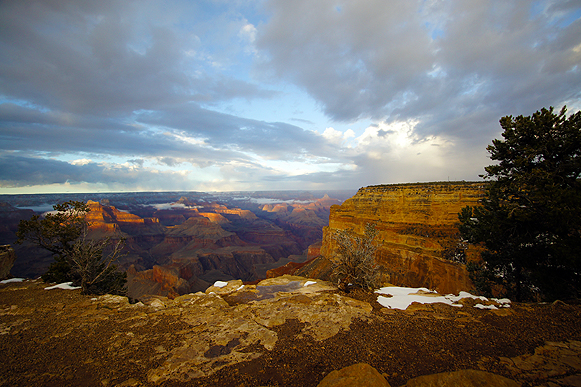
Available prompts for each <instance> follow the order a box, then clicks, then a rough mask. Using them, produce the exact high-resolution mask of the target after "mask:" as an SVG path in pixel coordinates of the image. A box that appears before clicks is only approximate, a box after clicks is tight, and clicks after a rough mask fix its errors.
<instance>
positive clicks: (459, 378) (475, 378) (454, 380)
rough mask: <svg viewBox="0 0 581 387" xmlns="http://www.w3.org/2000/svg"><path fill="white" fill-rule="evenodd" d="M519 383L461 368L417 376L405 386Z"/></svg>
mask: <svg viewBox="0 0 581 387" xmlns="http://www.w3.org/2000/svg"><path fill="white" fill-rule="evenodd" d="M520 385H521V384H520V383H517V382H515V381H514V380H511V379H508V378H505V377H504V376H500V375H496V374H493V373H490V372H485V371H476V370H461V371H455V372H442V373H439V374H433V375H424V376H419V377H417V378H414V379H410V380H408V382H407V384H406V387H440V386H461V387H518V386H520Z"/></svg>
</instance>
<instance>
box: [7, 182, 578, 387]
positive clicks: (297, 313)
mask: <svg viewBox="0 0 581 387" xmlns="http://www.w3.org/2000/svg"><path fill="white" fill-rule="evenodd" d="M483 192H484V185H483V184H482V183H472V182H439V183H417V184H396V185H381V186H369V187H363V188H361V189H359V190H358V191H357V192H356V193H355V192H316V193H312V192H286V193H285V192H278V193H277V192H259V193H228V194H207V193H188V192H179V193H150V194H135V195H131V194H103V195H95V194H93V195H68V196H67V195H62V196H60V197H58V196H52V195H43V196H41V195H38V196H37V195H33V196H6V197H4V199H5V200H4V203H3V204H2V205H1V206H0V218H1V224H2V228H1V229H0V236H1V238H2V241H1V242H2V243H5V244H7V243H12V242H13V241H14V239H15V235H14V232H15V231H16V229H17V227H18V222H19V220H20V219H27V218H29V217H30V216H31V215H32V214H34V213H35V211H36V212H43V211H47V210H49V209H50V204H51V203H54V202H56V201H58V202H63V201H66V200H80V201H83V202H85V203H87V204H88V207H89V209H90V211H89V213H88V214H87V217H86V219H87V221H88V222H89V224H90V230H89V236H90V237H91V238H95V239H101V238H111V239H113V240H118V239H120V238H123V239H125V241H126V247H125V255H124V256H123V257H122V258H121V259H120V260H119V261H118V262H117V264H118V267H119V270H125V271H126V272H127V274H128V297H122V296H112V295H102V296H97V297H95V296H89V295H82V294H81V293H80V290H79V289H75V288H74V287H73V288H71V287H70V286H68V285H66V284H65V285H63V284H61V285H56V286H49V285H50V284H45V283H43V282H42V281H41V280H40V279H37V277H38V275H39V274H41V273H42V272H43V270H46V268H47V267H48V265H49V264H50V261H51V260H52V258H51V257H50V256H49V255H47V254H46V253H45V252H43V251H41V250H38V249H37V248H34V247H33V246H30V245H16V246H14V249H13V248H11V247H8V246H4V247H3V249H2V251H0V254H1V255H2V257H7V259H8V261H14V266H13V267H12V270H11V274H12V275H13V276H18V277H24V278H27V279H23V278H14V279H8V280H4V281H0V354H2V355H0V360H1V361H0V364H2V366H1V370H2V374H1V376H0V385H10V386H29V385H47V386H48V385H70V386H113V385H118V386H182V385H192V386H259V385H261V386H262V385H264V386H266V385H268V386H320V387H328V386H345V385H375V386H396V385H400V386H404V385H405V386H410V387H412V386H416V387H417V386H434V385H442V386H447V385H450V386H451V385H463V386H480V385H491V386H519V385H521V386H529V385H531V386H532V385H539V386H541V385H542V386H579V385H581V384H580V380H581V362H579V359H580V358H581V329H580V328H579V327H580V326H581V324H579V323H580V322H581V308H580V307H579V305H576V304H574V303H565V302H562V301H557V302H555V303H552V304H536V303H517V302H511V301H510V300H506V299H503V300H499V299H492V298H490V299H489V298H485V297H480V296H478V295H472V294H470V293H467V291H472V290H473V284H472V283H471V282H470V278H469V275H468V273H467V271H466V266H465V264H464V262H466V261H469V260H476V259H478V254H479V252H478V250H475V249H471V248H467V246H466V245H465V244H464V243H463V241H462V240H461V239H460V236H459V234H458V229H457V226H456V224H457V214H458V211H460V209H461V208H463V207H464V206H466V205H478V201H479V199H480V198H481V197H482V195H483ZM369 223H370V224H373V225H374V226H375V228H376V230H377V231H378V233H377V236H376V239H375V243H376V244H377V247H378V249H377V254H376V258H375V264H376V270H377V271H378V272H380V274H381V282H382V285H389V286H385V287H382V288H381V289H380V290H378V291H377V292H379V293H377V294H376V293H373V292H366V291H362V290H357V289H352V290H350V291H349V292H345V291H342V290H339V289H338V288H337V286H336V284H335V283H333V282H332V281H331V280H332V276H331V269H332V265H333V262H334V260H335V255H336V251H337V246H336V242H335V240H334V238H333V234H334V233H335V232H336V231H337V230H352V231H353V232H355V233H358V234H361V233H362V232H363V227H364V226H365V225H366V224H369ZM9 263H10V262H9ZM10 264H11V263H10ZM393 285H396V286H393ZM396 290H397V291H396ZM448 293H450V294H448ZM401 297H403V298H410V297H411V298H410V301H407V302H406V303H405V305H403V306H396V305H398V304H397V302H396V301H398V300H400V298H401ZM365 383H367V384H365ZM369 383H371V384H369Z"/></svg>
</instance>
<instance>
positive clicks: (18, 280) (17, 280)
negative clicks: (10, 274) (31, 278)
mask: <svg viewBox="0 0 581 387" xmlns="http://www.w3.org/2000/svg"><path fill="white" fill-rule="evenodd" d="M22 281H24V278H10V279H5V280H2V281H0V284H10V283H13V282H22Z"/></svg>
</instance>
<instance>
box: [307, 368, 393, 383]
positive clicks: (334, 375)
mask: <svg viewBox="0 0 581 387" xmlns="http://www.w3.org/2000/svg"><path fill="white" fill-rule="evenodd" d="M317 387H391V386H390V384H389V383H388V382H387V380H385V377H384V376H383V375H381V374H380V373H379V372H377V370H376V369H375V368H373V367H372V366H370V365H369V364H366V363H357V364H353V365H351V366H349V367H345V368H342V369H340V370H338V371H333V372H331V373H330V374H329V375H327V376H325V378H324V379H323V380H321V383H319V384H318V385H317Z"/></svg>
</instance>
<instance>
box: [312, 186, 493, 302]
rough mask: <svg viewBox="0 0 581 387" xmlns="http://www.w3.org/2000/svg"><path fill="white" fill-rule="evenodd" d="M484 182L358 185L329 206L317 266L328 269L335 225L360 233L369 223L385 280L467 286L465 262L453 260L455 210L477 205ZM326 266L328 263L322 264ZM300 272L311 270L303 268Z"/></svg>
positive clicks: (450, 289) (452, 288) (452, 289)
mask: <svg viewBox="0 0 581 387" xmlns="http://www.w3.org/2000/svg"><path fill="white" fill-rule="evenodd" d="M483 189H484V185H483V183H466V182H456V183H417V184H396V185H380V186H370V187H365V188H361V189H360V190H359V191H358V192H357V194H356V195H355V196H353V197H352V198H351V199H348V200H347V201H345V202H344V203H343V204H342V205H340V206H332V207H331V213H330V217H329V226H328V227H325V228H324V231H323V244H322V247H321V255H322V257H323V258H321V259H319V261H318V263H319V267H317V266H316V265H312V267H311V270H313V271H317V270H319V271H326V270H327V269H328V264H329V260H331V259H333V256H334V254H335V251H336V248H337V246H336V244H335V241H334V240H333V238H332V234H333V232H334V231H335V230H348V229H353V231H354V232H356V233H358V234H363V229H364V227H365V225H366V224H367V223H372V224H374V225H375V226H376V228H377V230H378V235H377V237H376V241H377V244H378V252H377V258H376V261H377V264H378V267H379V268H380V270H381V271H382V273H383V282H385V283H391V284H394V285H400V286H411V287H427V288H429V289H434V290H437V291H439V292H440V293H458V292H459V291H460V290H471V288H472V284H471V282H470V279H469V277H468V273H467V271H466V269H465V266H464V265H462V264H460V263H455V262H452V260H451V258H453V257H454V254H456V253H457V252H458V251H457V246H458V243H459V242H460V240H459V234H458V229H457V226H456V224H457V222H458V212H459V211H460V210H461V209H462V208H463V207H465V206H467V205H472V206H474V205H477V204H478V200H479V199H480V198H481V197H482V196H483V192H484V191H483ZM325 265H327V267H326V268H323V267H324V266H325ZM301 275H310V273H305V272H301Z"/></svg>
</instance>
